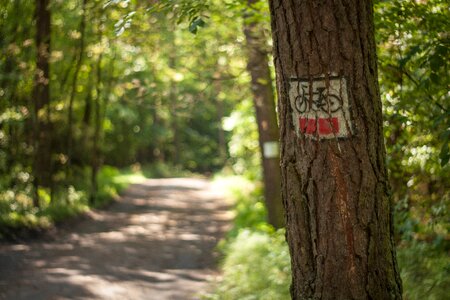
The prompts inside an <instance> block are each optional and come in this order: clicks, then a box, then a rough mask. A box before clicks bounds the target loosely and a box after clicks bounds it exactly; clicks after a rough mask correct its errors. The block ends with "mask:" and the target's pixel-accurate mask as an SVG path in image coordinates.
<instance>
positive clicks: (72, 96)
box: [66, 0, 87, 179]
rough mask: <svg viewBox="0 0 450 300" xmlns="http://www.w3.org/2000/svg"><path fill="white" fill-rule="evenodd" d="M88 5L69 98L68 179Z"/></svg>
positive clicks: (83, 7)
mask: <svg viewBox="0 0 450 300" xmlns="http://www.w3.org/2000/svg"><path fill="white" fill-rule="evenodd" d="M86 4H87V0H83V2H82V6H81V11H82V14H81V21H80V34H81V36H80V41H79V46H78V47H79V48H78V57H77V59H76V65H75V71H74V74H73V81H72V89H71V92H70V97H69V108H68V116H67V127H68V133H67V165H66V167H67V177H68V178H69V179H70V177H71V172H72V171H71V165H72V156H73V153H72V152H73V149H72V148H73V123H74V121H73V119H74V118H73V105H74V101H75V94H76V90H77V85H78V74H79V72H80V69H81V65H82V64H83V57H84V50H85V49H84V48H85V41H84V38H85V31H86Z"/></svg>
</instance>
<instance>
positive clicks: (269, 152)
mask: <svg viewBox="0 0 450 300" xmlns="http://www.w3.org/2000/svg"><path fill="white" fill-rule="evenodd" d="M257 1H258V0H248V2H247V3H248V6H249V7H251V5H252V4H254V3H256V2H257ZM244 33H245V38H246V41H247V51H248V63H247V70H248V72H249V73H250V76H251V89H252V93H253V100H254V101H253V102H254V107H255V111H256V120H257V123H258V134H259V146H260V149H261V158H262V169H263V170H262V171H263V180H264V198H265V202H266V207H267V214H268V222H269V223H270V224H271V225H273V226H274V227H275V228H281V227H283V226H284V212H283V211H284V209H283V203H282V201H281V174H280V158H279V152H278V150H279V144H278V141H279V134H278V124H277V116H276V110H275V97H274V91H273V87H272V78H271V76H270V69H269V60H268V52H267V46H266V37H265V35H264V32H263V30H262V26H261V24H258V23H257V22H255V21H247V22H245V25H244Z"/></svg>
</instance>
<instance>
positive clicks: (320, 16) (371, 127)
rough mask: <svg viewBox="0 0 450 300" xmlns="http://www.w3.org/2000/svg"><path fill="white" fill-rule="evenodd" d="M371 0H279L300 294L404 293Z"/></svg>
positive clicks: (284, 149)
mask: <svg viewBox="0 0 450 300" xmlns="http://www.w3.org/2000/svg"><path fill="white" fill-rule="evenodd" d="M372 6H373V5H372V2H371V1H370V0H359V1H358V0H343V1H331V0H324V1H313V0H308V1H306V0H305V1H301V0H290V1H287V0H270V10H271V18H272V32H273V39H274V61H275V68H276V74H277V87H278V94H279V99H280V100H279V119H280V134H281V160H282V162H281V169H282V194H283V202H284V204H285V209H286V231H287V240H288V243H289V248H290V252H291V258H292V259H291V261H292V276H293V279H292V286H291V295H292V298H293V299H401V297H402V290H401V280H400V277H399V272H398V267H397V263H396V257H395V248H394V243H393V222H392V203H391V200H390V196H389V187H388V179H387V171H386V167H385V149H384V141H383V134H382V111H381V101H380V93H379V88H378V82H377V65H376V53H375V40H374V32H373V31H374V29H373V7H372Z"/></svg>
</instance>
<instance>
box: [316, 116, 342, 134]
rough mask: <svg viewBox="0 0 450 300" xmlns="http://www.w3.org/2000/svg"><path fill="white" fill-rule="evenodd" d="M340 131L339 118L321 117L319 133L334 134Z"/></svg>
mask: <svg viewBox="0 0 450 300" xmlns="http://www.w3.org/2000/svg"><path fill="white" fill-rule="evenodd" d="M338 132H339V120H338V118H319V134H332V133H338Z"/></svg>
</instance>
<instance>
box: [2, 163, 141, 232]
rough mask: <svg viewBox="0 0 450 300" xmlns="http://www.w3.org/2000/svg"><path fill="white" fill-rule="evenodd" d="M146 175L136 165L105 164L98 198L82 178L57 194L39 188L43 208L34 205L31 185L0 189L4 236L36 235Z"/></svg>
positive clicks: (100, 203) (99, 203) (98, 204)
mask: <svg viewBox="0 0 450 300" xmlns="http://www.w3.org/2000/svg"><path fill="white" fill-rule="evenodd" d="M80 178H89V177H88V176H84V177H81V176H80ZM142 179H144V176H143V175H142V173H141V172H136V170H133V169H132V168H130V169H126V170H118V169H117V168H114V167H111V166H104V167H103V168H102V169H101V170H100V172H99V174H98V191H97V195H96V197H95V199H94V202H90V201H89V199H88V198H89V197H88V191H89V190H90V185H89V183H88V182H87V181H86V179H85V180H81V179H80V180H78V181H76V182H74V183H73V184H71V185H69V186H68V187H66V188H64V189H61V188H60V189H59V190H58V191H55V192H54V195H53V198H52V197H51V196H50V192H49V190H48V189H43V188H41V189H39V198H40V207H39V208H37V207H34V206H33V200H32V197H31V194H32V193H31V188H30V187H29V186H25V188H23V189H17V188H16V189H7V190H4V191H0V239H8V240H15V239H20V238H23V237H30V236H34V235H35V234H37V233H40V232H43V231H45V230H47V229H49V228H51V227H52V226H54V225H55V224H56V223H59V222H62V221H64V220H67V219H68V218H72V217H74V216H77V215H80V214H82V213H85V212H87V211H88V210H89V209H90V208H98V207H101V206H104V205H106V204H107V203H109V202H111V201H112V200H113V199H115V198H116V197H117V196H118V194H119V192H120V191H122V190H123V189H125V188H126V187H127V186H128V185H129V184H130V183H134V182H138V181H139V180H142ZM51 199H53V200H51Z"/></svg>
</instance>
